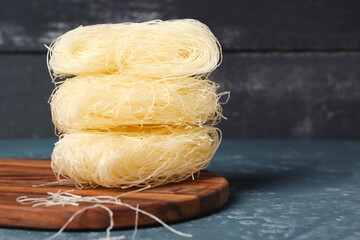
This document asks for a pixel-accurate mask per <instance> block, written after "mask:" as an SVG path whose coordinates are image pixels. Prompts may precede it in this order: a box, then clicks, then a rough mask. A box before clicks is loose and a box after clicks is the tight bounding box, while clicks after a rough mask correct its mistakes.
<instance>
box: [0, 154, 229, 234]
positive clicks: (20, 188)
mask: <svg viewBox="0 0 360 240" xmlns="http://www.w3.org/2000/svg"><path fill="white" fill-rule="evenodd" d="M52 181H56V179H55V177H54V174H53V172H52V170H51V168H50V161H49V160H39V159H0V226H5V227H26V228H39V229H59V228H61V227H62V226H63V225H64V223H65V222H66V221H67V220H68V219H69V218H70V217H71V216H72V215H73V214H74V213H75V212H77V211H78V210H79V209H81V208H83V207H84V206H88V205H90V204H86V203H84V204H81V205H80V206H52V207H44V206H39V207H35V208H33V207H31V206H30V205H21V204H19V203H18V202H17V201H16V198H17V197H20V196H28V197H45V196H48V195H47V192H57V191H58V190H69V189H74V187H71V186H66V185H62V186H46V187H32V185H34V184H43V183H49V182H52ZM123 192H126V191H124V190H120V189H106V188H99V189H76V190H74V192H73V193H74V194H78V195H83V196H98V195H99V196H100V195H106V196H117V195H119V194H121V193H123ZM228 195H229V185H228V182H227V180H226V179H225V178H223V177H222V176H220V175H218V174H216V173H213V172H209V171H201V173H200V175H199V177H198V178H196V179H195V180H191V179H189V180H186V181H183V182H181V183H175V184H168V185H165V186H160V187H156V188H152V189H147V190H144V191H142V192H138V193H132V194H129V195H126V196H124V197H122V198H121V200H122V202H124V203H127V204H130V205H133V206H136V205H137V204H139V208H141V209H142V210H145V211H147V212H149V213H152V214H154V215H155V216H157V217H159V218H160V219H162V220H163V221H165V222H176V221H181V220H185V219H189V218H194V217H198V216H201V215H204V214H206V213H208V212H211V211H214V210H215V209H218V208H220V207H221V206H223V205H224V204H225V203H226V201H227V199H228ZM106 206H108V207H109V208H110V209H111V210H112V211H113V213H114V221H115V225H114V226H115V227H116V228H123V227H132V226H133V225H134V223H135V212H134V211H132V210H130V209H128V208H126V207H123V206H117V205H116V206H115V205H111V204H109V205H106ZM152 224H156V222H155V221H154V220H153V219H151V218H149V217H147V216H145V215H142V214H139V220H138V225H139V226H143V225H152ZM108 226H109V215H108V213H107V212H106V211H105V210H104V209H101V208H94V209H89V210H86V211H84V212H83V213H81V214H79V215H78V216H77V217H76V218H75V219H74V220H73V221H72V222H71V223H70V225H69V226H68V227H67V229H104V228H106V227H108Z"/></svg>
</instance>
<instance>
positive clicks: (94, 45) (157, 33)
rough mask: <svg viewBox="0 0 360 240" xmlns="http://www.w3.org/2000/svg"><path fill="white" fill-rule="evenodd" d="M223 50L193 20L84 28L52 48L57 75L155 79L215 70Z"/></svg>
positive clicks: (50, 63) (51, 66)
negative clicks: (116, 75) (124, 75)
mask: <svg viewBox="0 0 360 240" xmlns="http://www.w3.org/2000/svg"><path fill="white" fill-rule="evenodd" d="M221 58H222V56H221V47H220V44H219V42H218V40H217V39H216V37H215V36H214V35H213V33H212V32H211V31H210V29H209V28H208V27H207V26H206V25H205V24H203V23H201V22H199V21H197V20H194V19H180V20H170V21H161V20H154V21H149V22H143V23H118V24H98V25H92V26H84V27H83V26H81V27H78V28H76V29H74V30H71V31H69V32H67V33H65V34H64V35H62V36H60V37H59V38H57V39H56V40H55V41H54V42H53V43H52V44H51V45H50V46H49V59H48V66H49V69H50V70H51V71H52V73H53V75H54V77H66V76H71V75H91V74H99V73H100V74H109V73H110V74H116V73H121V74H124V73H126V74H131V75H134V76H135V75H141V76H155V77H173V76H191V75H197V74H204V73H209V72H212V71H213V70H214V69H215V68H216V67H217V66H218V65H219V64H220V62H221Z"/></svg>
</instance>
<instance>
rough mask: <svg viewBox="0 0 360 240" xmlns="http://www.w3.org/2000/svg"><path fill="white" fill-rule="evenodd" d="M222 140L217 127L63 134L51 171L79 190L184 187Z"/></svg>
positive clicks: (152, 128)
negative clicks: (82, 188) (94, 188)
mask: <svg viewBox="0 0 360 240" xmlns="http://www.w3.org/2000/svg"><path fill="white" fill-rule="evenodd" d="M220 139H221V137H219V131H218V129H217V128H213V127H197V126H193V127H190V126H188V127H185V126H176V127H170V126H166V125H164V126H146V127H138V126H131V127H123V128H119V129H117V131H111V132H96V131H88V132H82V133H70V134H64V135H63V137H62V138H61V139H60V140H59V141H58V142H57V143H56V144H55V148H54V151H53V153H52V156H51V159H52V163H51V164H52V168H53V170H54V172H55V173H56V174H57V175H58V176H63V177H65V178H69V179H71V180H73V181H75V182H76V183H77V184H78V185H79V186H91V187H94V186H97V185H101V186H104V187H123V188H126V187H132V186H137V187H141V186H148V185H150V186H157V185H162V184H166V183H169V182H179V181H182V180H184V179H186V178H188V177H190V176H192V175H193V174H195V173H197V172H198V171H200V170H201V169H204V168H205V167H206V166H207V165H208V164H209V162H210V160H211V158H212V156H213V155H214V153H215V151H216V150H217V148H218V146H219V143H220Z"/></svg>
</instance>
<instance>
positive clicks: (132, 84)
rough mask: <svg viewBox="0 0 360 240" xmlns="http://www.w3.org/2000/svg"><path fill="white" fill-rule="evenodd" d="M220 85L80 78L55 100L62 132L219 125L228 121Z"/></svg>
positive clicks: (54, 114) (60, 88)
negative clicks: (224, 117)
mask: <svg viewBox="0 0 360 240" xmlns="http://www.w3.org/2000/svg"><path fill="white" fill-rule="evenodd" d="M218 88H219V85H218V84H217V83H214V82H212V81H210V80H208V79H207V78H206V77H205V78H201V77H180V78H170V79H153V78H149V77H140V78H137V79H134V78H133V76H128V75H102V76H78V77H74V78H70V79H67V80H66V81H64V83H63V84H61V85H59V86H58V87H57V89H56V90H55V92H54V94H53V95H52V97H51V99H50V105H51V113H52V119H53V123H54V125H55V126H56V128H57V129H58V130H59V131H60V132H74V131H81V130H86V129H98V130H109V129H111V128H115V127H118V126H120V125H145V124H170V125H189V124H194V125H200V126H202V125H204V124H208V125H214V124H216V123H218V122H219V121H220V119H221V117H222V107H221V105H220V98H221V96H223V95H226V94H228V92H223V93H219V94H218V93H217V89H218Z"/></svg>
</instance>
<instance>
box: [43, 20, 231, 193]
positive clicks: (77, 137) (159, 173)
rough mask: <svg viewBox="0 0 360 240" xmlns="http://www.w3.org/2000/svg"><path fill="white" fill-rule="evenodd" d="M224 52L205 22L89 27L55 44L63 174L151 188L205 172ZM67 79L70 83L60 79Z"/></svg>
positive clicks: (82, 181) (52, 59)
mask: <svg viewBox="0 0 360 240" xmlns="http://www.w3.org/2000/svg"><path fill="white" fill-rule="evenodd" d="M220 62H221V47H220V44H219V42H218V40H217V39H216V38H215V36H214V35H213V34H212V33H211V31H210V30H209V28H208V27H207V26H206V25H204V24H202V23H200V22H199V21H196V20H191V19H183V20H171V21H160V20H156V21H151V22H144V23H122V24H102V25H93V26H86V27H79V28H76V29H74V30H72V31H69V32H67V33H65V34H64V35H62V36H60V37H59V38H58V39H56V40H55V41H54V42H53V43H52V44H51V45H50V47H49V51H48V67H49V70H50V72H51V74H52V76H53V77H54V78H53V81H54V83H55V85H56V87H55V89H54V92H53V94H52V96H51V98H50V105H51V112H52V119H53V123H54V125H55V127H56V129H57V130H58V131H59V132H60V133H61V135H60V140H59V141H58V142H57V143H56V144H55V148H54V151H53V153H52V156H51V158H52V168H53V170H54V172H55V173H56V175H57V177H58V178H60V177H64V178H67V179H71V180H72V181H74V182H75V183H76V184H77V185H78V186H80V187H96V186H99V185H100V186H104V187H120V188H128V187H133V186H136V187H142V186H158V185H162V184H166V183H169V182H179V181H182V180H184V179H186V178H189V177H191V176H194V174H196V173H198V172H199V171H200V170H201V169H204V168H205V167H206V166H207V165H208V164H209V162H210V160H211V158H212V157H213V155H214V153H215V151H216V150H217V148H218V146H219V144H220V140H221V132H220V130H219V129H217V128H215V127H214V125H215V124H217V123H218V122H219V121H220V119H221V118H222V117H223V116H222V108H221V105H220V104H221V102H220V98H221V97H222V96H223V95H228V92H223V93H217V90H218V88H219V85H218V84H216V83H214V82H212V81H210V80H209V79H208V76H209V75H210V73H211V72H212V71H213V70H214V69H215V68H216V67H217V66H218V65H219V64H220ZM57 78H60V79H62V80H61V81H55V79H57Z"/></svg>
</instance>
